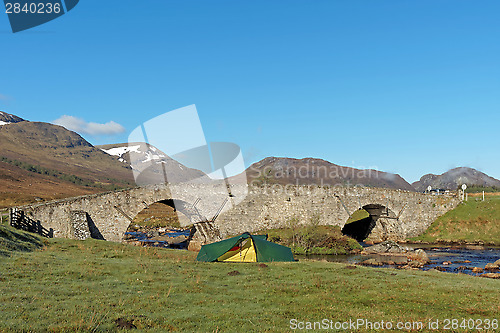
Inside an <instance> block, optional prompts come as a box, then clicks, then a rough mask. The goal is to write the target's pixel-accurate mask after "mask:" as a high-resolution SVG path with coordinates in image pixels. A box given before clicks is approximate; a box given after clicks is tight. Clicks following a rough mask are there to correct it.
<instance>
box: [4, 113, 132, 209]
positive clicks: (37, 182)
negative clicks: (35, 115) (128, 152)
mask: <svg viewBox="0 0 500 333" xmlns="http://www.w3.org/2000/svg"><path fill="white" fill-rule="evenodd" d="M0 124H1V125H0V207H7V206H11V205H19V204H25V203H30V202H35V201H36V200H49V199H56V198H63V197H68V196H75V195H83V194H90V193H96V192H103V191H106V190H112V189H116V188H124V187H130V186H132V185H133V180H134V179H133V175H132V170H131V168H130V167H129V166H128V165H126V164H124V163H121V162H119V161H118V160H117V159H116V158H115V157H113V156H110V155H108V154H106V153H105V152H103V151H102V150H101V149H98V148H95V147H94V146H92V145H91V144H90V143H89V142H87V141H86V140H85V139H83V138H82V137H81V136H80V135H78V134H77V133H75V132H72V131H69V130H67V129H65V128H64V127H61V126H57V125H52V124H48V123H43V122H31V121H27V120H24V119H22V118H19V117H17V116H14V115H11V114H8V113H6V112H0Z"/></svg>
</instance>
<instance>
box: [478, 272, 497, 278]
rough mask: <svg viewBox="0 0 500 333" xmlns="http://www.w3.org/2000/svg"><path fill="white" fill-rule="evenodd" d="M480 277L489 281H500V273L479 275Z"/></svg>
mask: <svg viewBox="0 0 500 333" xmlns="http://www.w3.org/2000/svg"><path fill="white" fill-rule="evenodd" d="M480 276H481V277H485V278H490V279H500V273H486V274H481V275H480Z"/></svg>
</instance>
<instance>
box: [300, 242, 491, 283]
mask: <svg viewBox="0 0 500 333" xmlns="http://www.w3.org/2000/svg"><path fill="white" fill-rule="evenodd" d="M403 246H406V247H408V248H411V249H423V250H424V251H425V252H426V253H427V255H428V256H429V259H430V260H431V263H430V264H429V265H425V266H424V267H423V268H422V270H425V271H426V270H430V269H439V270H441V271H444V272H449V273H465V274H469V275H480V274H476V273H472V268H474V267H480V268H484V266H485V265H486V264H487V263H493V262H495V261H497V260H498V259H500V247H465V246H460V247H459V246H441V245H422V244H404V245H403ZM296 257H297V259H299V260H300V259H301V258H306V259H316V260H327V261H330V262H340V263H346V264H355V263H359V262H361V261H364V260H366V259H369V258H376V257H381V256H377V255H361V254H350V255H308V256H296ZM384 258H385V259H387V256H384ZM469 261H470V262H469ZM443 263H445V264H443ZM448 263H449V264H448ZM380 267H395V266H388V265H385V266H380Z"/></svg>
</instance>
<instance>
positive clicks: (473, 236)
mask: <svg viewBox="0 0 500 333" xmlns="http://www.w3.org/2000/svg"><path fill="white" fill-rule="evenodd" d="M411 240H412V241H425V242H432V243H434V242H461V243H466V242H467V243H484V244H489V245H500V196H486V200H485V201H482V197H469V200H468V201H465V202H463V203H461V204H460V205H459V206H458V207H457V208H455V209H454V210H452V211H449V212H448V213H446V214H445V215H443V216H441V217H439V218H438V219H437V220H436V221H435V222H434V223H432V225H431V226H430V227H429V229H427V231H426V232H425V233H424V234H423V235H421V236H419V237H416V238H412V239H411Z"/></svg>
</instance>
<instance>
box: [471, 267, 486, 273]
mask: <svg viewBox="0 0 500 333" xmlns="http://www.w3.org/2000/svg"><path fill="white" fill-rule="evenodd" d="M482 272H484V269H482V268H480V267H474V268H473V269H472V273H482Z"/></svg>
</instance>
